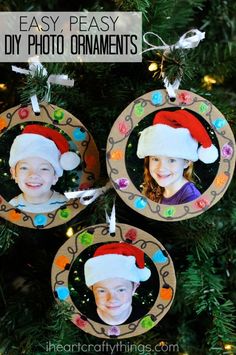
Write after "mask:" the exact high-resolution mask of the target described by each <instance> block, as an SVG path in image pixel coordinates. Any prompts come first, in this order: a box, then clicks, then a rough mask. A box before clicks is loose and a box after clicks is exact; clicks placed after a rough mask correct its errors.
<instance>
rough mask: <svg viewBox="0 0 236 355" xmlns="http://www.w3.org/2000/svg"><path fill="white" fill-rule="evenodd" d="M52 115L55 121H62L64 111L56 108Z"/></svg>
mask: <svg viewBox="0 0 236 355" xmlns="http://www.w3.org/2000/svg"><path fill="white" fill-rule="evenodd" d="M53 117H54V119H55V120H56V121H59V122H60V121H62V120H63V118H64V111H63V110H62V109H61V108H58V109H57V110H55V111H54V113H53Z"/></svg>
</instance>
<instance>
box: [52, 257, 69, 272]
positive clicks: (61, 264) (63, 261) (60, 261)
mask: <svg viewBox="0 0 236 355" xmlns="http://www.w3.org/2000/svg"><path fill="white" fill-rule="evenodd" d="M69 263H70V260H69V259H68V258H67V256H65V255H60V256H58V258H56V260H55V264H56V265H57V266H58V267H59V268H61V269H65V266H66V264H69Z"/></svg>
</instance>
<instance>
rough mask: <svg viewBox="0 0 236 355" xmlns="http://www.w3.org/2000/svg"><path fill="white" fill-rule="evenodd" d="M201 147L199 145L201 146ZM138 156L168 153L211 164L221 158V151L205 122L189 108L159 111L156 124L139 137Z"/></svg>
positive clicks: (168, 155)
mask: <svg viewBox="0 0 236 355" xmlns="http://www.w3.org/2000/svg"><path fill="white" fill-rule="evenodd" d="M199 144H200V147H199V148H198V145H199ZM137 155H138V157H139V158H145V157H147V156H167V157H173V158H182V159H187V160H191V161H197V160H198V159H199V160H201V161H202V162H204V163H206V164H209V163H213V162H214V161H216V159H217V158H218V155H219V154H218V150H217V148H216V147H215V146H214V145H213V144H212V141H211V138H210V136H209V134H208V132H207V130H206V128H205V127H204V126H203V125H202V123H201V122H200V121H199V120H198V119H197V118H196V117H195V116H194V115H193V114H191V113H190V112H188V111H186V110H176V111H159V112H157V114H156V115H155V117H154V120H153V125H152V126H150V127H148V128H145V129H144V130H143V131H142V132H141V135H140V137H139V141H138V149H137Z"/></svg>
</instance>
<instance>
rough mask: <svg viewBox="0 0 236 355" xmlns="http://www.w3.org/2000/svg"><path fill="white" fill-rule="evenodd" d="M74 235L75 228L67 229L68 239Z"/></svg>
mask: <svg viewBox="0 0 236 355" xmlns="http://www.w3.org/2000/svg"><path fill="white" fill-rule="evenodd" d="M73 234H74V230H73V228H72V227H69V228H68V229H67V231H66V236H67V237H68V238H70V237H72V235H73Z"/></svg>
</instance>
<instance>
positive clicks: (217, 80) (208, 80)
mask: <svg viewBox="0 0 236 355" xmlns="http://www.w3.org/2000/svg"><path fill="white" fill-rule="evenodd" d="M223 82H224V77H223V76H217V75H204V77H203V79H202V83H203V85H202V86H203V87H204V88H206V89H207V90H212V87H213V85H214V84H222V83H223Z"/></svg>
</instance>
